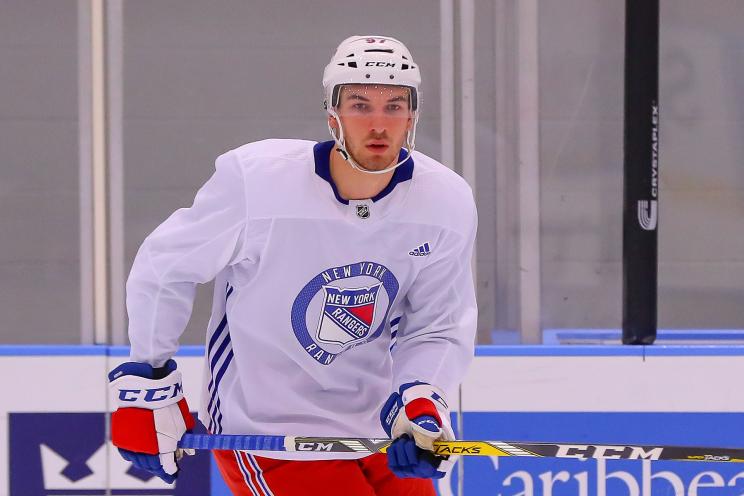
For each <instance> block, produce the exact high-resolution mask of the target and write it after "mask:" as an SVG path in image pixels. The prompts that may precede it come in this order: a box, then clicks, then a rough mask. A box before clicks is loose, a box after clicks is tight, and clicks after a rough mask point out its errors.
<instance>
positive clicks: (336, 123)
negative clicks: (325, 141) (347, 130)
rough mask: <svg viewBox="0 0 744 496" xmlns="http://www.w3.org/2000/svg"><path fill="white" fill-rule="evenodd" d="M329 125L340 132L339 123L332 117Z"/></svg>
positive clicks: (330, 116)
mask: <svg viewBox="0 0 744 496" xmlns="http://www.w3.org/2000/svg"><path fill="white" fill-rule="evenodd" d="M328 125H329V126H331V127H332V128H333V129H336V130H338V121H337V120H336V118H335V117H333V116H332V115H329V116H328Z"/></svg>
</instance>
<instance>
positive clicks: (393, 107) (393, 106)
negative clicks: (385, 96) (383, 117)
mask: <svg viewBox="0 0 744 496" xmlns="http://www.w3.org/2000/svg"><path fill="white" fill-rule="evenodd" d="M402 109H403V107H402V106H401V105H398V104H397V103H391V104H389V105H388V106H387V110H388V112H398V111H400V110H402Z"/></svg>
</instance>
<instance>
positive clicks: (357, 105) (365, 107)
mask: <svg viewBox="0 0 744 496" xmlns="http://www.w3.org/2000/svg"><path fill="white" fill-rule="evenodd" d="M351 108H352V109H354V110H357V111H359V112H364V111H366V110H368V109H369V106H368V105H367V104H366V103H361V102H357V103H355V104H354V105H352V106H351Z"/></svg>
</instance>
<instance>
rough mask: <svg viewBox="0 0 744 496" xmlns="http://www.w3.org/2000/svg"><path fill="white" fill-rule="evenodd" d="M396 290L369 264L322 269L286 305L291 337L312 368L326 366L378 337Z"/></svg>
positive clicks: (380, 268) (388, 275)
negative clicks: (289, 308) (312, 361)
mask: <svg viewBox="0 0 744 496" xmlns="http://www.w3.org/2000/svg"><path fill="white" fill-rule="evenodd" d="M398 287H399V286H398V280H397V279H396V278H395V275H393V273H392V272H390V270H389V269H388V268H387V267H385V266H384V265H381V264H378V263H375V262H357V263H353V264H349V265H342V266H340V267H332V268H330V269H327V270H324V271H323V272H321V273H320V274H318V275H317V276H315V277H314V278H313V279H312V280H311V281H310V282H309V283H307V284H306V285H305V287H304V288H302V291H300V293H299V294H298V295H297V298H295V301H294V303H293V304H292V330H293V331H294V333H295V337H297V340H298V341H299V342H300V344H301V345H302V347H303V348H304V349H305V351H306V352H307V353H308V354H309V355H310V356H311V357H313V358H314V359H315V360H316V361H317V362H318V363H320V364H321V365H329V364H330V363H331V362H333V360H334V359H335V358H336V357H337V356H338V355H339V354H340V353H343V352H344V351H346V350H348V349H351V348H353V347H355V346H359V345H361V344H365V343H368V342H370V341H372V340H374V339H376V338H377V337H378V336H379V335H380V334H382V331H383V330H384V328H385V322H386V321H387V318H388V313H389V312H390V305H391V304H392V303H393V301H394V300H395V296H396V295H397V294H398Z"/></svg>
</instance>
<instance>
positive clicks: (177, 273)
mask: <svg viewBox="0 0 744 496" xmlns="http://www.w3.org/2000/svg"><path fill="white" fill-rule="evenodd" d="M215 168H216V170H215V172H214V174H213V175H212V177H211V178H210V179H209V180H208V181H207V182H206V183H205V184H204V186H202V188H201V189H200V190H199V192H198V193H197V194H196V197H195V199H194V203H193V205H192V206H191V207H189V208H181V209H179V210H177V211H176V212H174V213H173V214H172V215H171V216H170V217H169V218H168V219H167V220H165V222H163V223H162V224H161V225H160V226H158V227H157V228H156V229H155V230H154V231H153V232H152V233H151V234H150V235H149V236H148V237H147V238H146V239H145V241H144V242H143V243H142V245H141V246H140V249H139V251H138V252H137V256H136V257H135V259H134V264H133V266H132V270H131V272H130V274H129V278H128V280H127V286H126V290H127V291H126V293H127V298H126V304H127V313H128V316H129V340H130V342H131V355H130V356H131V359H132V360H133V361H137V362H147V363H149V364H151V365H152V366H154V367H160V366H162V365H163V364H164V363H165V362H166V361H167V360H168V358H170V357H171V356H172V355H173V354H174V353H175V352H176V350H177V349H178V339H179V337H180V336H181V334H182V333H183V330H184V329H185V327H186V324H187V323H188V321H189V318H190V317H191V310H192V306H193V301H194V294H195V290H196V285H197V284H198V283H206V282H208V281H211V280H212V279H214V277H215V276H216V275H217V274H218V273H219V272H220V271H221V270H222V269H223V268H225V267H226V266H228V265H230V264H232V263H234V262H235V261H239V260H240V259H241V251H242V249H243V246H244V239H243V238H244V236H245V228H244V226H245V224H246V218H247V215H246V207H245V205H246V201H245V185H244V182H243V174H242V170H241V169H240V166H239V164H238V160H237V158H236V156H235V155H234V153H233V152H228V153H226V154H224V155H221V156H220V157H219V158H218V159H217V161H216V164H215Z"/></svg>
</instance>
